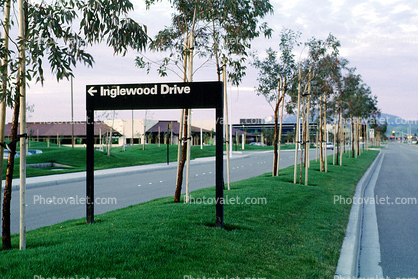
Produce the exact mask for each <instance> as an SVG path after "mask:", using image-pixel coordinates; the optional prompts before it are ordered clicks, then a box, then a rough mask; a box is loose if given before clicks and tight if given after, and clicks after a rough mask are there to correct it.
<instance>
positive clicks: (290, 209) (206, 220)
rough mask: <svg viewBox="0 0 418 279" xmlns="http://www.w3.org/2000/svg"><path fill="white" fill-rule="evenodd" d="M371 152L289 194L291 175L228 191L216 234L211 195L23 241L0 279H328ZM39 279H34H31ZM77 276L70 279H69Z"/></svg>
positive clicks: (159, 203)
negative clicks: (351, 199) (344, 201)
mask: <svg viewBox="0 0 418 279" xmlns="http://www.w3.org/2000/svg"><path fill="white" fill-rule="evenodd" d="M377 153H378V152H377V151H368V152H364V153H363V154H362V155H361V156H360V157H359V158H357V159H351V158H347V157H345V158H344V165H343V166H332V165H329V166H328V173H323V172H319V163H316V162H313V163H312V164H311V171H310V185H309V186H302V185H295V184H293V183H292V181H293V172H292V171H293V168H292V167H290V168H287V169H284V170H280V175H279V176H278V177H271V174H265V175H261V176H258V177H254V178H251V179H247V180H243V181H240V182H236V183H232V184H231V186H232V189H231V190H230V191H227V190H226V191H225V198H226V203H227V204H226V205H225V229H224V230H221V229H219V228H215V227H214V216H215V205H214V204H213V199H214V196H215V189H214V187H211V188H207V189H203V190H198V191H195V192H192V193H191V200H192V201H193V203H192V204H184V203H178V204H174V203H173V202H172V200H173V199H172V197H170V198H161V199H157V200H153V201H150V202H147V203H142V204H139V205H135V206H130V207H128V208H124V209H120V210H116V211H112V212H109V213H106V214H102V215H98V216H96V219H95V220H96V223H94V224H85V219H79V220H72V221H67V222H64V223H61V224H57V225H54V226H50V227H44V228H40V229H37V230H34V231H30V232H28V233H27V250H25V251H19V250H18V241H19V237H18V235H15V236H13V237H12V245H13V247H14V249H13V250H10V251H1V252H0V262H1V269H0V277H1V278H38V279H40V278H48V277H50V278H54V277H53V276H55V277H56V278H60V277H62V278H66V279H67V277H68V278H77V279H81V278H117V279H122V278H182V279H191V278H205V277H206V278H228V279H231V278H238V277H239V278H292V279H294V278H333V275H334V272H335V269H336V266H337V261H338V257H339V253H340V249H341V245H342V241H343V238H344V235H345V228H346V225H347V222H348V217H349V212H350V208H351V205H348V204H340V203H336V204H335V203H334V198H335V196H339V199H341V197H343V198H348V197H352V196H353V194H354V191H355V187H356V184H357V182H358V180H359V179H360V178H361V176H362V175H363V173H364V172H365V171H366V169H367V168H368V166H369V165H370V164H371V163H372V161H373V159H374V158H375V156H376V155H377ZM36 276H38V277H36ZM77 276H78V277H77Z"/></svg>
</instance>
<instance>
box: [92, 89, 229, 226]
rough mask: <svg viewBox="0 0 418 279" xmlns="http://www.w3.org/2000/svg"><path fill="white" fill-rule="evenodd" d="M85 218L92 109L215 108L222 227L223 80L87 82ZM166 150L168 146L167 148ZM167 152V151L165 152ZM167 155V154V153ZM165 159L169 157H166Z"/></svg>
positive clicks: (218, 219) (220, 223)
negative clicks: (129, 82) (141, 82)
mask: <svg viewBox="0 0 418 279" xmlns="http://www.w3.org/2000/svg"><path fill="white" fill-rule="evenodd" d="M86 107H87V108H86V110H87V168H86V171H87V173H86V200H87V208H86V211H87V212H86V220H87V223H94V111H95V110H133V109H143V110H145V109H146V110H149V109H183V108H186V109H189V108H195V109H199V108H200V109H208V108H213V109H215V111H216V218H215V220H216V226H217V227H221V228H223V204H224V201H223V199H224V198H223V188H224V179H223V111H224V106H223V84H222V82H190V83H187V82H182V83H154V84H152V83H148V84H110V85H109V84H104V85H87V86H86ZM167 152H168V149H167ZM167 156H168V154H167ZM167 159H168V157H167ZM167 163H168V161H167Z"/></svg>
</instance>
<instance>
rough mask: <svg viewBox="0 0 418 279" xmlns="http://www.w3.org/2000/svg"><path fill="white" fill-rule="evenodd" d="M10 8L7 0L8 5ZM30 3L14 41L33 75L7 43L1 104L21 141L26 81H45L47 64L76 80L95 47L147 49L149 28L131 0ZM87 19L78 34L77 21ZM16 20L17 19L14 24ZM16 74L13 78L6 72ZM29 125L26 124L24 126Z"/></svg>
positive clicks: (6, 219)
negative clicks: (9, 111)
mask: <svg viewBox="0 0 418 279" xmlns="http://www.w3.org/2000/svg"><path fill="white" fill-rule="evenodd" d="M2 4H3V5H4V2H3V3H2ZM25 4H26V13H25V15H26V16H25V18H26V27H27V28H25V29H26V30H27V31H26V33H25V36H20V37H18V38H17V39H16V40H13V39H12V38H10V37H8V40H10V41H11V42H13V44H14V45H15V47H16V48H18V49H21V48H23V49H25V50H26V51H25V53H26V59H25V60H24V61H23V62H24V64H25V65H27V66H28V67H27V71H24V72H21V71H19V68H18V67H17V66H16V65H17V64H18V63H19V62H22V59H20V60H19V59H17V60H16V59H12V57H13V56H12V55H11V54H12V52H13V51H11V50H8V49H7V48H6V47H5V40H3V41H1V46H0V47H1V50H2V51H1V54H2V58H3V59H4V60H6V61H7V65H5V64H3V66H2V68H1V75H2V77H3V80H2V81H3V83H2V90H1V92H2V93H1V94H2V95H1V100H3V101H5V102H6V103H7V104H8V105H10V106H14V113H13V114H14V115H13V121H12V127H14V129H13V132H12V136H11V139H12V140H13V139H17V124H18V115H19V109H18V108H19V101H18V100H19V97H20V93H19V91H20V88H21V87H24V86H26V82H24V79H27V80H28V81H30V80H34V81H35V82H40V83H43V81H44V62H47V63H48V66H49V67H50V69H51V72H52V73H53V74H54V76H55V77H56V79H57V80H58V81H59V80H62V79H63V78H67V79H68V78H69V77H71V76H73V73H72V68H74V67H75V66H76V64H77V63H83V64H85V65H88V66H92V65H93V63H94V59H93V57H92V55H90V54H89V53H87V52H86V47H87V46H89V45H93V44H97V43H101V42H105V43H106V44H107V46H109V47H111V48H113V51H114V53H115V54H122V55H124V54H126V52H127V50H128V49H129V48H132V49H135V50H138V51H139V50H143V49H144V48H145V46H146V43H147V36H146V27H145V26H144V25H140V24H138V23H136V22H135V21H134V20H133V19H131V18H129V17H128V12H129V11H131V10H132V9H133V5H132V3H131V2H130V1H128V0H110V1H109V0H96V1H88V0H72V1H65V0H57V1H54V2H53V3H51V4H48V3H45V2H41V3H39V4H34V3H30V2H25ZM79 16H80V18H81V21H80V23H79V28H78V30H74V29H73V27H74V26H75V25H76V20H77V19H78V18H79ZM10 22H13V21H10ZM7 69H9V70H10V74H8V73H7V72H6V70H7ZM23 125H24V123H22V126H23ZM13 160H14V156H13V154H12V153H10V155H9V159H8V167H7V176H6V186H5V190H4V201H3V249H10V248H11V243H10V199H11V179H12V176H13V163H12V162H13Z"/></svg>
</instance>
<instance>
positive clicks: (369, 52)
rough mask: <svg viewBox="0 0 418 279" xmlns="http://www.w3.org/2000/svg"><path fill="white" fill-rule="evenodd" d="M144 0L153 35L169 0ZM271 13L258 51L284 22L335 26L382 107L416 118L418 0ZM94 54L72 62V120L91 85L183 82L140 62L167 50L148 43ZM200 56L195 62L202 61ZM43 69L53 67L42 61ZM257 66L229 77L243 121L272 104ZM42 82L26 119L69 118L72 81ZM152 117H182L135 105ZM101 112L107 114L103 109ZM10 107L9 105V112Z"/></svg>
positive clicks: (80, 116) (311, 31) (204, 114)
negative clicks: (237, 79)
mask: <svg viewBox="0 0 418 279" xmlns="http://www.w3.org/2000/svg"><path fill="white" fill-rule="evenodd" d="M143 2H144V0H140V1H139V0H132V3H134V5H135V11H134V12H132V13H131V14H130V16H131V17H132V18H134V19H135V20H136V21H137V22H139V23H142V24H145V25H147V27H148V34H149V35H150V36H151V37H154V35H155V34H156V33H157V32H158V31H159V30H161V29H162V28H163V27H164V26H165V25H169V24H170V14H171V12H172V10H171V7H170V4H169V2H168V1H167V0H163V1H162V2H161V3H158V4H156V5H155V6H152V7H151V8H150V9H149V10H146V9H145V5H144V4H143ZM270 2H271V4H272V5H273V7H274V14H272V15H268V16H267V17H265V18H264V19H263V20H262V21H266V22H267V23H268V24H269V26H270V27H271V28H273V29H274V33H273V37H272V38H271V39H265V38H258V39H257V40H255V41H254V42H253V43H252V50H253V51H256V52H257V53H258V54H259V55H260V56H262V55H263V53H264V51H265V50H266V49H267V48H269V47H271V48H273V49H278V43H279V34H280V31H281V30H282V29H283V28H290V29H292V30H294V31H299V32H301V33H302V35H301V41H302V42H306V41H307V40H308V39H309V38H312V37H315V38H317V39H326V37H327V36H328V34H329V33H332V34H333V35H334V36H336V37H337V39H338V40H340V42H341V48H340V54H341V56H342V57H344V58H346V59H348V61H349V62H350V64H349V66H350V67H355V68H356V69H357V74H361V76H362V79H363V82H364V83H366V84H367V85H368V86H370V87H371V90H372V94H373V95H376V96H377V99H378V107H379V108H380V109H381V111H382V112H383V113H387V114H392V115H396V116H399V117H401V118H404V119H408V120H416V119H418V98H417V89H416V88H418V54H417V46H418V1H405V0H363V1H360V0H349V1H348V0H314V1H312V0H280V1H279V0H270ZM89 51H90V53H91V54H92V55H93V57H94V59H95V64H94V66H93V68H88V67H86V66H83V65H79V66H77V68H76V69H75V71H74V73H75V79H74V80H73V84H74V120H76V121H83V120H85V118H86V117H85V115H86V112H85V96H86V85H93V84H126V83H149V82H155V83H160V82H180V81H181V79H180V78H179V77H178V76H176V75H174V74H169V75H168V77H165V78H160V77H159V76H158V74H157V73H156V67H154V68H153V69H151V72H150V74H148V75H147V73H146V71H145V70H143V69H139V68H137V67H135V63H134V59H135V57H136V56H141V55H144V56H146V57H148V58H151V59H159V58H162V57H164V55H163V54H159V53H153V52H150V51H146V52H144V53H137V52H135V51H129V52H128V54H127V55H126V56H125V57H121V56H114V55H113V53H112V50H111V49H109V48H106V47H105V46H103V45H99V46H94V47H92V48H89ZM306 52H307V50H306V49H305V48H302V47H301V48H298V49H296V50H295V54H296V58H297V59H300V58H303V57H304V55H306ZM198 65H199V64H198V63H196V67H198ZM214 65H215V64H214V63H213V62H212V63H207V64H205V65H204V66H203V67H202V68H201V69H200V70H198V71H197V72H196V75H195V77H194V80H195V81H214V80H216V79H217V76H216V68H215V66H214ZM45 72H48V70H47V69H45ZM257 74H258V73H257V70H255V69H254V68H252V67H251V66H249V68H248V70H247V75H246V77H244V79H243V82H242V84H241V85H240V86H239V87H238V88H237V87H233V86H231V85H228V106H229V109H230V119H231V120H232V122H233V123H238V122H239V119H240V118H266V117H268V116H271V115H273V110H272V108H271V107H270V106H269V104H268V103H267V102H266V101H265V99H264V98H263V97H262V96H257V95H256V93H255V91H254V88H255V87H257V85H258V84H257ZM46 78H47V80H46V81H45V83H44V86H40V85H39V84H31V85H30V88H28V89H27V102H28V104H29V105H33V106H34V110H33V112H30V113H28V121H29V122H34V121H47V122H53V121H70V120H71V101H70V100H71V83H70V82H69V81H66V80H64V81H61V82H60V83H57V82H56V81H55V79H54V78H53V77H52V76H51V75H47V76H46ZM145 116H146V117H147V118H148V119H155V120H177V119H179V117H180V112H179V111H177V110H169V111H146V112H145V111H135V112H134V118H136V119H142V118H144V117H145ZM131 117H132V112H131V111H117V112H116V118H122V119H123V118H125V119H126V118H127V119H130V118H131ZM98 118H99V119H104V118H105V117H104V116H99V115H98ZM212 118H214V110H194V113H193V119H194V120H208V119H212ZM10 119H11V111H8V120H9V121H10Z"/></svg>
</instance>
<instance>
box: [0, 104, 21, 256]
mask: <svg viewBox="0 0 418 279" xmlns="http://www.w3.org/2000/svg"><path fill="white" fill-rule="evenodd" d="M19 99H20V98H16V102H15V106H14V109H13V120H12V127H11V135H10V141H13V140H15V139H16V138H17V128H18V124H19V106H20V101H19ZM10 149H11V150H12V152H10V153H9V158H8V160H7V172H6V185H5V188H4V199H3V227H2V229H3V231H2V240H3V249H11V248H12V244H11V239H10V201H11V199H12V180H13V170H14V162H15V156H14V155H15V154H14V152H15V151H16V144H14V145H11V146H10Z"/></svg>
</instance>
